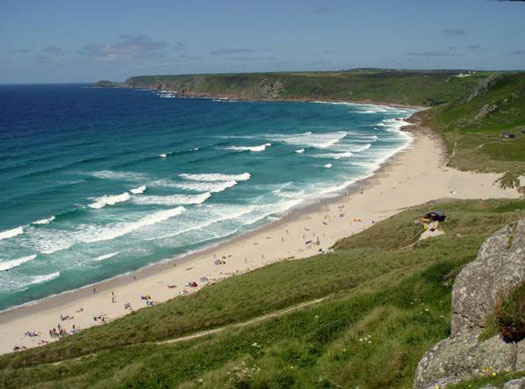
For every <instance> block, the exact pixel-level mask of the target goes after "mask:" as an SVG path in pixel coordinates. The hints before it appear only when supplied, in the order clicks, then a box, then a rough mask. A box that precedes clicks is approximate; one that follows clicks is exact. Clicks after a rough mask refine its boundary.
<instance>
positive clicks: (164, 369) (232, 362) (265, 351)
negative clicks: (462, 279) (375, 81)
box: [0, 200, 525, 388]
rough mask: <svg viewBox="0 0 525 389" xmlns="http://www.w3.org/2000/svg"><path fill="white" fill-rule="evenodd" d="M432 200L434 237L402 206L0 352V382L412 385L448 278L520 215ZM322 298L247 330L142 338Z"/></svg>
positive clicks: (513, 205)
mask: <svg viewBox="0 0 525 389" xmlns="http://www.w3.org/2000/svg"><path fill="white" fill-rule="evenodd" d="M439 208H440V209H442V210H444V211H445V212H446V213H447V215H448V219H447V222H446V223H445V224H444V225H443V228H444V230H445V232H446V234H445V235H442V236H439V237H436V238H432V239H428V240H425V241H421V242H416V240H417V238H418V235H419V234H418V231H416V230H415V229H414V224H413V222H412V221H413V218H414V217H415V216H416V215H419V214H421V213H422V212H424V211H426V210H428V209H429V206H422V207H416V208H413V209H409V210H407V211H404V212H402V213H400V214H398V215H396V216H393V217H392V218H390V219H388V220H385V221H383V222H381V223H377V224H376V225H375V226H374V227H372V228H371V229H369V230H366V231H364V232H362V233H360V234H358V235H355V236H353V237H350V238H348V239H345V240H342V241H341V242H339V243H338V244H337V247H336V250H335V251H334V253H332V254H325V255H320V256H315V257H312V258H307V259H303V260H295V261H284V262H281V263H277V264H274V265H271V266H268V267H265V268H262V269H259V270H255V271H252V272H250V273H247V274H244V275H240V276H235V277H232V278H229V279H226V280H224V281H221V282H219V283H217V284H215V285H212V286H210V287H206V288H203V289H202V290H200V291H199V292H197V293H195V294H193V295H190V296H181V297H177V298H175V299H173V300H170V301H168V302H166V303H163V304H159V305H158V306H155V307H151V308H147V309H143V310H140V311H138V312H136V313H135V314H132V315H129V316H126V317H124V318H122V319H119V320H116V321H114V322H112V323H109V324H107V325H105V326H101V327H96V328H91V329H88V330H85V331H83V332H82V333H80V334H78V335H74V336H70V337H68V338H66V339H64V340H61V341H59V342H56V343H53V344H49V345H46V346H44V347H41V348H37V349H30V350H26V351H23V352H20V353H17V354H10V355H7V356H2V357H0V386H4V387H23V386H28V385H36V384H37V383H38V384H39V385H41V386H43V387H59V388H60V387H64V388H71V387H100V388H103V387H104V388H107V387H137V388H138V387H178V386H180V387H184V388H194V387H202V388H217V387H233V388H316V387H328V388H332V387H333V388H335V387H349V386H350V387H352V386H354V385H355V386H360V387H362V388H368V387H370V388H372V387H411V384H412V380H413V376H414V372H415V368H416V365H417V362H418V360H419V359H420V358H421V356H422V355H423V353H424V352H425V351H426V350H427V349H429V348H430V347H432V345H433V344H435V343H436V342H437V341H439V340H440V339H443V338H445V337H446V336H448V334H449V331H450V293H451V287H452V283H453V281H454V277H455V275H456V274H457V273H458V272H459V270H460V269H461V267H462V266H463V265H464V264H466V263H468V262H469V261H471V260H472V259H473V258H474V257H475V256H476V254H477V251H478V249H479V247H480V245H481V243H482V241H483V240H484V239H485V238H486V237H487V236H488V235H489V234H491V233H493V232H494V231H495V230H497V229H498V228H500V227H501V226H503V225H505V224H507V223H509V222H512V221H515V220H517V218H518V217H519V216H520V215H521V216H523V215H525V200H515V201H511V200H488V201H455V202H448V203H443V204H439ZM379 238H382V239H383V241H381V242H380V241H379V240H380V239H379ZM385 241H386V242H391V243H388V244H385V243H384V242H385ZM394 243H395V244H394ZM405 243H409V245H410V244H412V243H415V244H413V245H410V246H409V247H407V248H403V247H405V246H407V245H405ZM390 244H392V245H393V246H392V247H389V245H390ZM324 296H326V297H327V299H325V300H323V301H322V302H320V303H318V304H315V305H311V306H309V307H307V308H303V309H301V310H297V311H294V312H291V313H289V314H286V315H284V316H281V317H278V318H272V319H269V320H266V321H262V322H259V323H257V324H253V325H250V326H247V327H242V328H237V329H229V330H226V331H225V332H222V333H219V334H216V335H213V336H208V337H204V338H199V339H194V340H191V341H185V342H180V343H173V344H164V345H160V344H155V343H154V342H153V341H156V340H163V339H169V338H171V337H176V336H180V335H185V334H189V333H193V332H197V331H201V330H204V329H210V328H214V327H219V326H223V325H225V324H229V323H235V322H242V321H245V320H248V319H250V318H253V317H256V316H259V315H261V314H264V313H267V312H272V311H275V310H277V309H280V308H283V307H287V306H290V305H293V304H296V303H300V302H304V301H309V300H312V299H315V298H318V297H324ZM365 339H366V340H365Z"/></svg>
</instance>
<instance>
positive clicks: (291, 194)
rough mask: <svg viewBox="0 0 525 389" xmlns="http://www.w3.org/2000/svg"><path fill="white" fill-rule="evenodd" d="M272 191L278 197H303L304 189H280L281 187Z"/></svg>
mask: <svg viewBox="0 0 525 389" xmlns="http://www.w3.org/2000/svg"><path fill="white" fill-rule="evenodd" d="M272 193H274V194H276V195H277V196H279V197H284V198H285V199H303V198H304V194H305V191H304V190H299V191H282V190H281V189H276V190H274V191H272Z"/></svg>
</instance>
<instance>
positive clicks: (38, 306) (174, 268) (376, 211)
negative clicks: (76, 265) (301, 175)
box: [0, 104, 518, 353]
mask: <svg viewBox="0 0 525 389" xmlns="http://www.w3.org/2000/svg"><path fill="white" fill-rule="evenodd" d="M376 105H377V104H376ZM411 118H412V116H411V117H409V118H405V119H403V120H406V121H410V119H411ZM401 130H402V131H407V132H410V133H411V134H412V137H413V138H414V139H413V141H412V142H411V143H409V144H408V145H407V146H405V148H404V149H402V150H400V151H398V152H397V153H396V154H394V155H393V156H391V157H390V158H388V159H387V160H385V161H383V163H382V164H381V165H380V167H379V168H378V169H376V170H375V171H374V172H373V173H371V175H370V176H369V177H367V178H364V179H361V180H358V181H356V182H354V183H352V184H350V185H349V186H348V187H346V188H344V189H341V191H342V192H344V191H348V192H349V193H348V194H344V193H343V194H339V195H336V196H334V197H331V198H325V199H320V200H317V201H315V202H314V203H312V204H306V205H305V206H304V207H301V208H298V209H291V210H289V211H287V212H286V213H285V214H284V215H283V216H282V217H281V218H280V219H279V220H277V221H273V222H270V223H268V224H266V225H264V226H261V227H259V228H257V229H255V230H252V231H247V232H245V233H242V234H240V235H238V236H236V237H233V238H231V239H229V240H226V241H223V242H220V243H218V244H217V245H216V246H213V247H208V248H204V249H203V250H201V251H197V252H194V253H191V254H189V255H184V256H182V257H178V258H172V259H169V260H166V261H163V262H160V263H156V264H153V265H150V266H147V267H144V268H141V269H138V270H136V271H133V272H131V273H129V274H126V275H120V276H116V277H114V278H112V279H109V280H105V281H101V282H99V283H95V284H92V285H89V286H84V287H82V288H79V289H76V290H73V291H68V292H63V293H61V294H58V295H55V296H49V297H46V298H44V299H40V300H36V301H35V302H30V303H27V304H25V305H22V306H17V307H13V308H9V309H8V310H5V311H2V312H0V323H2V328H1V329H0V338H1V339H2V342H0V344H1V347H0V353H7V352H10V351H12V349H13V346H14V345H15V344H16V345H24V346H26V347H34V346H37V345H38V344H37V342H38V341H39V340H40V339H44V340H46V341H49V340H51V339H50V338H49V336H48V335H47V331H48V330H49V329H50V328H53V327H55V326H56V323H60V318H59V315H60V314H62V313H63V314H66V315H71V316H75V319H74V321H66V322H62V323H63V325H66V326H67V327H70V326H71V325H72V324H73V323H75V324H76V326H77V328H82V329H84V328H87V327H90V326H92V325H97V324H98V323H94V322H93V321H92V316H93V315H98V314H100V313H103V314H105V315H107V318H108V320H114V319H116V318H119V317H122V316H124V315H125V314H127V313H129V311H127V310H126V309H123V304H124V303H126V302H129V303H130V304H131V305H132V306H133V307H134V308H137V307H138V308H137V309H139V308H142V307H144V303H143V301H141V300H140V293H143V294H151V295H152V296H154V298H153V300H155V301H157V302H164V301H166V300H168V299H171V298H173V297H176V296H178V295H179V294H186V293H184V291H187V292H188V293H191V292H193V291H196V290H198V289H200V287H202V286H205V285H207V284H209V283H213V282H216V281H218V280H220V279H223V278H226V277H229V276H232V275H236V274H241V273H244V272H247V271H251V270H254V269H256V268H260V267H262V266H266V265H268V264H271V263H275V262H278V261H281V260H286V259H290V258H294V259H300V258H304V257H308V256H311V255H315V254H317V253H318V249H319V248H322V249H324V250H327V249H328V248H329V247H331V246H333V244H334V243H335V242H336V241H337V240H339V239H341V238H343V237H346V236H349V235H352V234H355V233H358V232H360V231H362V230H364V229H366V228H368V227H370V226H371V225H373V224H374V223H375V222H376V221H380V220H384V219H386V218H387V217H390V216H392V215H394V214H395V213H398V212H399V211H401V210H402V209H404V208H406V207H408V206H412V205H417V204H421V203H424V202H428V201H431V200H436V199H440V198H444V197H456V198H480V197H481V198H490V197H518V195H517V193H516V191H503V190H501V189H499V188H495V187H493V186H492V185H491V184H492V182H493V181H494V179H495V177H497V175H495V174H480V173H471V172H459V171H456V170H453V169H449V168H447V167H445V166H444V164H443V161H444V159H445V156H446V151H445V150H444V148H443V146H444V145H443V143H442V141H441V138H439V136H438V135H437V134H435V133H433V132H431V131H430V130H429V129H422V128H419V127H418V126H417V124H415V125H414V124H412V125H410V126H405V127H403V128H402V129H401ZM436 150H439V151H438V152H436ZM410 169H411V170H410ZM409 170H410V171H409ZM427 170H428V171H429V172H428V173H429V174H428V175H427V174H425V173H426V171H427ZM430 170H432V171H433V173H434V175H437V174H441V176H442V178H441V179H442V180H443V182H446V183H449V185H448V186H447V185H445V186H444V187H443V188H441V189H440V188H439V187H438V188H437V189H435V188H434V185H436V184H435V181H436V180H435V177H433V175H432V174H430ZM400 180H401V181H400ZM405 180H406V182H405ZM402 183H405V185H399V184H402ZM394 185H395V186H394ZM414 185H415V187H414ZM389 186H392V189H390V188H389ZM398 186H399V188H398ZM458 187H461V190H458V189H457V188H458ZM451 188H454V190H453V189H451ZM398 189H403V191H406V195H405V196H402V195H400V196H397V194H398V193H400V192H402V190H398ZM383 190H384V191H385V192H387V193H389V192H390V191H393V190H398V191H397V193H395V194H396V196H394V197H395V198H388V196H385V195H383ZM354 206H355V209H356V210H354V209H353V208H354ZM346 207H347V208H346ZM350 209H352V211H351V212H350ZM357 219H358V220H359V221H356V220H357ZM312 226H313V227H312ZM312 231H313V232H312ZM319 231H321V232H319ZM321 233H322V237H321ZM312 234H313V235H312ZM301 236H302V238H301ZM275 237H277V238H278V237H280V238H281V243H280V244H279V242H278V241H277V242H276V241H275V240H274V238H275ZM315 239H317V241H319V240H321V242H320V244H319V245H316V244H315V243H310V244H309V245H308V244H307V243H306V244H305V240H306V241H308V240H309V241H310V242H311V241H315ZM272 241H273V242H272ZM215 253H219V256H217V257H216V255H215ZM259 254H260V257H259ZM265 255H266V257H265ZM215 258H225V260H226V264H225V265H214V263H213V262H214V259H215ZM243 258H244V261H243ZM248 258H250V261H249V262H248ZM192 265H193V266H192ZM187 266H192V267H187ZM186 267H187V268H186ZM199 277H206V279H207V281H204V282H201V281H200V278H199ZM190 281H199V287H198V288H188V287H185V286H183V285H184V283H185V282H190ZM169 282H171V283H172V284H176V285H177V286H176V287H175V288H170V287H169V286H168V288H166V286H167V285H170V284H169ZM92 288H96V293H93V292H92ZM166 289H168V290H166ZM111 292H115V295H116V296H117V300H118V302H117V303H112V301H111V300H112V297H111ZM79 307H83V311H82V313H80V314H79V312H78V310H79ZM28 323H31V324H30V325H28ZM27 330H31V331H33V330H36V331H40V332H42V336H40V337H36V338H28V337H25V336H24V335H23V333H24V332H25V331H27Z"/></svg>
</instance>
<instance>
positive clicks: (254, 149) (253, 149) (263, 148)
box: [224, 143, 272, 152]
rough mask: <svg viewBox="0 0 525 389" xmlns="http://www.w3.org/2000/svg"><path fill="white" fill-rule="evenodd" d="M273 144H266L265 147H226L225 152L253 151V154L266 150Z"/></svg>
mask: <svg viewBox="0 0 525 389" xmlns="http://www.w3.org/2000/svg"><path fill="white" fill-rule="evenodd" d="M271 145H272V144H271V143H265V144H263V145H259V146H228V147H224V149H225V150H233V151H252V152H261V151H264V150H266V148H267V147H270V146H271Z"/></svg>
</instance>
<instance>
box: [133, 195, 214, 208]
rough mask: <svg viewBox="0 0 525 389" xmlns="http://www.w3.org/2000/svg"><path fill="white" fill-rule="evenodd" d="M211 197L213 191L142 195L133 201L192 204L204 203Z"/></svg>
mask: <svg viewBox="0 0 525 389" xmlns="http://www.w3.org/2000/svg"><path fill="white" fill-rule="evenodd" d="M210 197H211V193H209V192H206V193H202V194H198V195H181V194H177V195H171V196H142V197H135V198H133V203H135V204H141V205H150V204H158V205H191V204H202V203H204V202H205V201H206V200H208V199H209V198H210Z"/></svg>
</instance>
